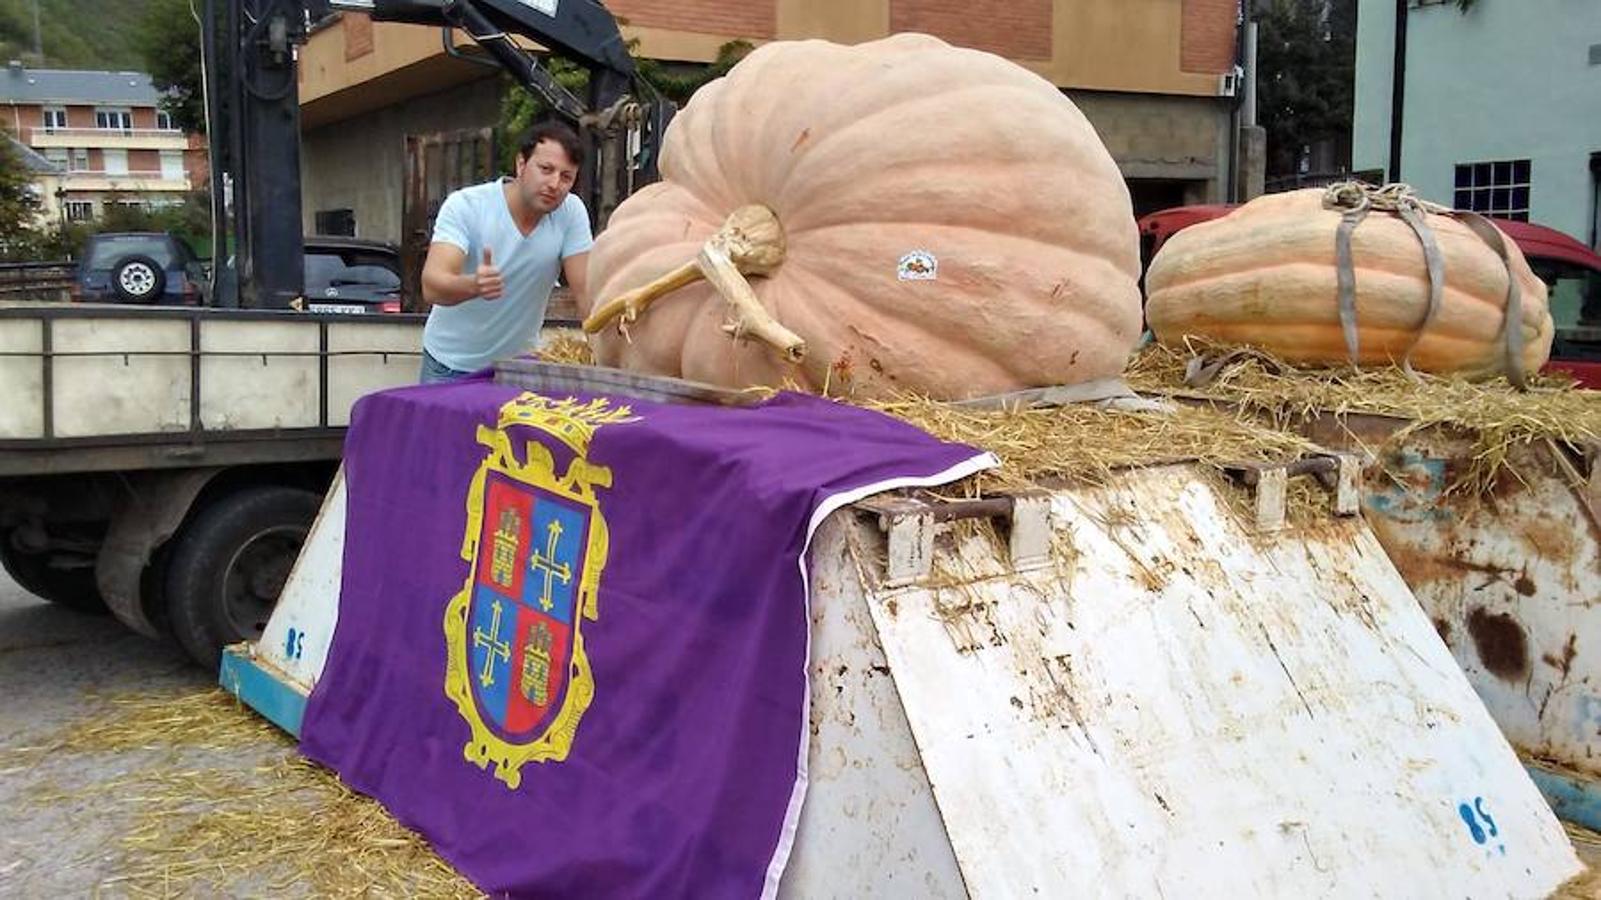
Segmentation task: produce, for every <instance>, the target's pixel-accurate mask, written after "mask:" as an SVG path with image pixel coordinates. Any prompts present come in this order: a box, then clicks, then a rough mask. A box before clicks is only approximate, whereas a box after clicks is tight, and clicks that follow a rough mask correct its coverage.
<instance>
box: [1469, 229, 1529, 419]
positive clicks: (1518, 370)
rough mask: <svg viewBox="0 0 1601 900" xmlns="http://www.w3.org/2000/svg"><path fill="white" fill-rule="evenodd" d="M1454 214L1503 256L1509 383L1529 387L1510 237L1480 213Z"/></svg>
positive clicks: (1520, 296) (1503, 334)
mask: <svg viewBox="0 0 1601 900" xmlns="http://www.w3.org/2000/svg"><path fill="white" fill-rule="evenodd" d="M1452 215H1454V216H1455V217H1456V219H1457V221H1459V222H1461V223H1462V224H1464V225H1466V226H1468V228H1469V229H1470V230H1471V231H1472V232H1473V233H1474V234H1476V235H1478V236H1479V240H1481V241H1484V242H1485V243H1486V244H1488V245H1489V246H1490V249H1491V250H1494V251H1495V254H1496V255H1497V256H1499V257H1501V265H1502V267H1503V268H1505V269H1506V318H1505V319H1504V320H1503V324H1502V326H1501V337H1502V340H1503V341H1504V342H1505V347H1506V356H1507V363H1506V371H1507V380H1508V381H1510V382H1512V384H1513V385H1515V386H1517V387H1519V388H1527V387H1528V386H1529V373H1528V372H1527V371H1526V370H1525V369H1524V367H1523V291H1522V290H1520V289H1519V288H1518V276H1517V274H1516V273H1514V272H1513V271H1512V261H1511V254H1510V253H1509V251H1508V250H1507V245H1506V236H1505V235H1503V234H1502V233H1501V229H1499V228H1497V227H1495V225H1494V224H1493V223H1492V222H1491V221H1490V220H1489V219H1486V218H1485V217H1483V216H1481V215H1479V214H1478V213H1475V212H1455V213H1452Z"/></svg>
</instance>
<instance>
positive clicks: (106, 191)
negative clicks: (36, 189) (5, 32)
mask: <svg viewBox="0 0 1601 900" xmlns="http://www.w3.org/2000/svg"><path fill="white" fill-rule="evenodd" d="M159 101H160V95H159V94H158V93H157V92H156V89H155V87H154V86H153V85H151V83H150V76H148V75H144V74H141V73H138V72H94V71H78V70H61V69H29V68H25V67H24V66H23V65H22V64H21V63H18V62H12V63H10V64H9V65H8V66H6V68H5V69H4V70H3V71H0V116H3V117H4V118H3V125H0V127H4V129H5V130H6V131H8V132H10V133H11V134H12V135H14V136H15V137H16V138H17V140H18V141H19V142H21V143H22V144H23V145H24V146H26V147H29V148H30V149H32V150H33V151H34V152H36V153H38V154H39V155H40V156H42V157H44V158H45V159H46V160H49V161H50V162H51V163H52V164H53V165H54V166H55V167H56V168H57V169H58V170H60V175H59V176H58V178H57V183H56V184H54V185H53V186H52V187H51V189H50V190H41V192H40V194H41V197H40V199H41V201H42V202H43V205H44V211H45V213H46V214H47V215H48V216H50V217H52V218H53V217H56V216H60V215H63V213H64V214H65V218H67V219H69V220H73V221H81V220H85V219H90V218H96V217H98V216H100V215H101V214H102V213H103V212H104V210H105V205H106V204H107V203H108V202H120V203H138V204H144V205H160V204H165V203H177V202H179V201H181V199H182V197H183V195H184V193H186V192H188V191H191V190H204V189H206V186H207V180H208V178H209V175H208V170H207V166H206V149H205V141H204V139H203V138H201V137H200V136H199V135H193V134H185V133H184V132H183V131H182V130H180V129H178V128H175V127H174V126H173V124H172V122H171V121H170V120H169V119H168V117H167V114H166V113H165V112H163V111H162V110H161V109H159V108H158V103H159Z"/></svg>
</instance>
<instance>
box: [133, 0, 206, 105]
mask: <svg viewBox="0 0 1601 900" xmlns="http://www.w3.org/2000/svg"><path fill="white" fill-rule="evenodd" d="M203 2H204V0H193V2H191V0H147V3H148V5H147V6H146V7H145V11H144V15H143V17H142V18H140V20H139V24H138V27H137V28H136V29H135V31H134V45H135V46H136V47H137V48H138V50H139V54H140V56H141V57H142V58H143V59H144V67H145V71H147V72H149V73H150V80H151V82H152V83H154V84H155V86H156V90H158V91H161V92H162V94H163V96H162V100H161V107H162V109H165V110H166V111H167V112H168V113H169V114H171V116H172V121H173V124H174V125H176V126H177V127H179V128H182V129H183V130H185V131H194V132H199V133H201V134H204V133H205V131H206V105H205V93H204V89H203V79H202V77H201V68H200V24H199V22H198V21H197V20H196V15H197V14H198V13H199V12H200V6H199V5H198V4H200V3H203Z"/></svg>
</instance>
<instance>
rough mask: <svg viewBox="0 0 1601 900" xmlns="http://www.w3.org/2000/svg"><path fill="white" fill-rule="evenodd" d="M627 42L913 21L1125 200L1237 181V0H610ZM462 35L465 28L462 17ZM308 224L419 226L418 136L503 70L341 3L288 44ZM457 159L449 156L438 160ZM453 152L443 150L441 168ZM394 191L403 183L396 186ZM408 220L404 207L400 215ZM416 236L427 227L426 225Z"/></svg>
mask: <svg viewBox="0 0 1601 900" xmlns="http://www.w3.org/2000/svg"><path fill="white" fill-rule="evenodd" d="M606 6H607V7H608V8H609V9H610V10H611V11H612V12H613V13H614V14H615V15H616V16H617V17H618V18H619V20H621V21H622V23H623V34H624V37H625V38H627V39H635V40H637V41H638V45H637V48H636V53H637V54H638V55H640V56H643V57H648V58H652V59H657V60H662V61H665V62H674V63H686V64H693V63H706V62H709V61H711V60H712V59H714V58H715V57H716V54H717V51H718V49H719V47H721V46H723V45H724V44H726V43H727V42H729V41H732V40H736V39H744V40H748V41H751V42H753V43H758V44H759V43H761V42H764V41H768V40H775V39H798V38H811V37H820V38H826V39H829V40H833V41H837V42H840V43H859V42H862V41H867V40H872V39H875V38H879V37H883V36H885V35H887V34H892V33H896V32H902V31H921V32H926V33H929V34H933V35H936V36H938V37H940V38H943V39H944V40H946V41H949V42H950V43H953V44H957V45H962V46H968V47H975V48H978V49H982V50H988V51H991V52H994V53H998V54H1001V55H1004V56H1006V57H1008V58H1011V59H1013V60H1015V61H1016V62H1018V63H1019V64H1021V65H1024V66H1026V67H1028V68H1029V69H1031V70H1033V71H1035V72H1037V73H1039V74H1040V75H1041V76H1043V77H1045V78H1047V79H1049V80H1050V81H1052V82H1053V83H1054V84H1056V85H1058V86H1059V87H1060V88H1061V89H1062V90H1063V91H1064V92H1065V93H1066V94H1067V95H1068V96H1070V97H1071V98H1072V99H1073V100H1074V102H1076V103H1077V104H1078V106H1079V107H1080V109H1082V110H1083V111H1084V113H1085V114H1086V115H1087V116H1088V117H1089V119H1090V121H1091V122H1092V123H1094V125H1095V127H1096V129H1097V130H1098V131H1099V133H1100V135H1101V138H1102V140H1103V141H1104V142H1105V143H1106V145H1107V147H1108V149H1109V150H1110V151H1111V153H1112V156H1113V157H1114V158H1115V159H1116V160H1117V162H1118V165H1119V166H1120V167H1121V169H1122V171H1123V174H1124V176H1125V177H1126V178H1127V180H1128V183H1129V187H1130V191H1131V194H1132V195H1133V198H1134V204H1135V209H1136V212H1145V211H1148V210H1151V209H1157V208H1161V207H1164V206H1170V205H1177V204H1181V203H1202V202H1216V201H1222V200H1226V199H1231V198H1232V197H1235V196H1238V195H1239V194H1240V193H1241V191H1239V190H1237V189H1236V187H1235V183H1236V181H1237V179H1236V177H1235V172H1236V171H1237V164H1236V159H1235V157H1236V152H1235V148H1236V146H1237V143H1236V137H1235V132H1236V127H1235V113H1236V110H1237V106H1238V104H1237V101H1236V97H1235V96H1234V94H1235V90H1234V85H1235V84H1236V81H1237V79H1236V77H1235V71H1236V70H1235V60H1236V40H1235V38H1236V35H1237V33H1238V3H1237V0H675V2H666V0H608V2H607V3H606ZM456 37H457V40H458V43H459V44H470V41H468V40H467V39H466V38H464V37H463V36H461V35H460V34H459V33H458V34H457V35H456ZM301 63H302V68H301V85H300V97H301V111H302V116H303V119H302V127H303V135H304V137H303V142H302V146H303V148H304V154H303V157H302V169H303V177H302V183H303V190H304V196H305V217H306V221H305V227H306V228H307V230H308V231H311V230H317V231H329V230H339V231H345V232H354V233H356V234H358V235H360V236H363V237H372V238H378V239H384V240H391V241H397V242H399V241H402V240H403V239H404V238H406V237H410V238H412V239H413V240H417V239H418V235H416V234H408V233H407V232H416V231H418V230H419V229H418V227H417V223H418V221H419V220H418V219H417V218H416V217H415V216H414V215H413V214H412V211H411V210H409V209H408V208H407V204H408V203H412V204H415V203H416V200H415V198H414V196H413V195H415V194H416V193H417V191H416V190H411V189H408V188H409V185H406V183H405V182H406V179H407V173H408V172H410V173H412V178H413V179H414V180H415V179H418V178H421V179H423V180H428V179H436V176H438V175H440V174H443V176H444V177H445V178H447V179H448V178H449V173H448V172H445V173H435V172H434V171H433V168H434V167H437V166H438V165H440V164H441V163H440V162H439V161H437V160H423V159H419V158H417V157H418V153H419V149H418V148H419V147H424V146H425V145H427V144H428V142H429V141H430V140H431V139H434V140H437V139H438V138H439V137H441V136H443V135H448V134H463V133H468V132H470V131H471V130H475V129H477V130H481V129H484V128H486V127H488V126H492V125H493V124H494V123H495V121H496V119H497V116H498V112H499V108H500V91H501V90H502V87H501V85H502V83H503V82H502V80H501V79H500V78H499V77H498V76H497V75H496V74H495V73H494V72H493V70H490V69H486V68H483V67H481V66H476V65H472V64H470V63H466V62H463V61H461V60H459V59H454V58H452V57H451V56H450V55H449V54H447V53H446V52H445V50H444V48H443V46H442V42H441V40H440V33H439V31H438V30H436V29H431V28H423V27H419V26H414V25H397V24H392V23H376V24H375V23H373V22H372V21H370V20H369V19H367V18H366V17H365V16H362V15H359V14H352V13H347V14H344V15H342V16H340V17H337V18H335V19H332V20H330V21H329V22H327V23H325V25H324V26H323V27H322V28H321V29H320V30H319V31H318V32H317V33H315V34H313V35H312V38H311V40H310V42H309V43H308V45H307V46H306V48H305V50H304V52H303V54H302V56H301ZM453 160H454V161H455V162H454V163H453V162H452V161H453ZM459 163H460V155H459V154H457V155H451V156H448V157H446V158H445V159H444V161H443V163H442V164H443V165H444V166H445V168H447V169H448V168H449V167H450V166H451V165H452V164H459ZM408 197H412V198H413V199H411V200H408V199H407V198H408ZM407 223H409V224H407ZM424 239H425V238H424Z"/></svg>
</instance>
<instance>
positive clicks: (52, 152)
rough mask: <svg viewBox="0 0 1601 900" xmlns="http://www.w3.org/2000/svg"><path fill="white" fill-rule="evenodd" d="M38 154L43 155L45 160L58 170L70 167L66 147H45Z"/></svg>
mask: <svg viewBox="0 0 1601 900" xmlns="http://www.w3.org/2000/svg"><path fill="white" fill-rule="evenodd" d="M40 152H41V153H43V154H44V158H45V159H48V160H50V163H51V164H52V165H54V166H56V167H58V168H61V169H63V170H65V169H66V168H67V167H68V166H69V165H71V163H70V162H68V160H67V148H66V147H46V148H45V149H44V150H42V151H40Z"/></svg>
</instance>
